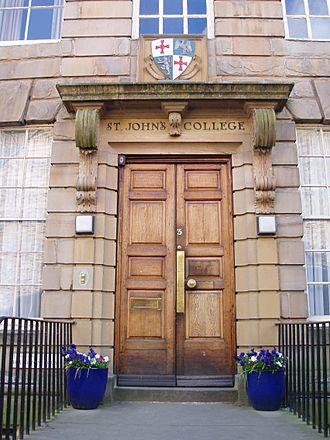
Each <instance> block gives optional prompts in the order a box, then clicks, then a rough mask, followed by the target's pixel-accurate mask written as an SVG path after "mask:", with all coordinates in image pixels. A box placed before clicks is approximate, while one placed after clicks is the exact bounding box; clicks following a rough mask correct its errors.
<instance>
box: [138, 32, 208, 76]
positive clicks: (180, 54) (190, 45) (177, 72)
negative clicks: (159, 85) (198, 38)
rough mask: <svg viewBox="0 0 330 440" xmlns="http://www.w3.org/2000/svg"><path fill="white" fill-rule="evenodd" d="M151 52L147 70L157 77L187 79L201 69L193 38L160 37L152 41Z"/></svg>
mask: <svg viewBox="0 0 330 440" xmlns="http://www.w3.org/2000/svg"><path fill="white" fill-rule="evenodd" d="M151 52H152V53H151V56H150V59H149V65H148V67H147V70H148V72H149V73H150V74H151V75H152V76H153V77H154V78H156V79H163V80H170V81H174V80H175V79H182V80H186V79H190V78H191V77H192V76H194V75H195V74H196V72H198V71H199V70H200V65H199V62H198V60H197V58H198V57H196V55H195V41H193V40H188V39H185V38H160V39H157V40H153V41H152V42H151ZM189 66H190V67H191V68H190V69H189V73H188V71H187V69H188V67H189ZM186 71H187V72H186ZM185 72H186V74H185Z"/></svg>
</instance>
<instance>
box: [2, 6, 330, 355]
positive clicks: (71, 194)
mask: <svg viewBox="0 0 330 440" xmlns="http://www.w3.org/2000/svg"><path fill="white" fill-rule="evenodd" d="M214 7H215V38H214V39H213V40H208V65H209V79H210V81H219V82H220V81H266V80H267V81H277V80H278V81H283V80H288V81H292V82H294V83H295V87H294V89H293V92H292V95H291V98H290V100H289V101H288V104H287V108H286V109H285V110H284V111H283V112H282V113H281V114H279V115H278V126H277V144H276V147H275V148H274V149H273V168H274V174H275V176H276V178H277V191H276V205H275V212H276V219H277V225H278V233H277V236H276V238H257V236H256V230H255V210H254V190H253V172H252V162H253V161H252V155H251V151H242V153H241V154H239V155H234V156H233V182H234V195H233V199H234V210H235V218H234V234H235V265H236V269H235V274H236V289H237V320H238V322H237V341H238V345H239V346H250V345H251V344H252V343H253V344H256V345H257V344H267V345H271V344H274V343H275V342H276V340H275V333H274V323H275V322H276V321H278V319H279V318H280V317H283V318H302V317H305V316H306V313H307V303H306V294H305V287H306V286H305V271H304V267H303V264H304V260H303V246H302V242H301V236H302V220H301V202H300V195H299V190H298V188H299V173H298V169H297V151H296V146H295V123H310V124H319V123H322V124H329V123H330V78H329V75H330V50H329V45H330V42H329V43H328V42H313V41H294V40H286V39H285V38H284V25H283V17H282V6H281V2H280V0H245V1H243V0H240V1H239V0H237V1H230V2H229V1H223V0H221V1H215V2H214ZM131 17H132V1H130V0H110V1H103V0H67V1H66V6H65V12H64V24H63V32H62V40H61V41H60V42H53V43H40V44H19V43H18V44H17V45H10V46H6V45H1V46H0V95H1V97H2V102H5V103H6V105H3V106H1V108H0V126H1V127H5V126H13V127H19V126H21V125H24V124H28V125H31V124H36V125H43V124H51V125H53V127H54V144H53V152H52V168H51V173H50V190H49V196H48V213H49V214H48V217H47V222H46V241H45V267H44V277H43V279H44V290H45V293H44V297H43V309H42V313H43V315H44V316H47V317H57V318H59V317H63V318H68V317H73V318H75V319H76V320H77V325H76V326H75V340H76V341H77V342H78V343H79V344H81V345H86V346H87V345H88V344H90V343H93V344H95V345H96V346H99V347H100V348H101V349H102V351H106V350H111V347H112V346H113V319H114V306H113V304H114V290H115V287H114V286H115V249H116V215H117V206H116V203H117V171H116V156H115V155H112V154H111V153H110V152H109V151H107V149H106V148H101V149H100V151H99V155H98V161H99V166H98V186H99V189H98V193H97V213H96V232H95V234H94V236H93V237H92V238H84V237H77V236H76V235H75V230H74V219H75V214H76V212H77V204H76V198H75V197H76V190H75V185H76V179H77V175H78V165H79V151H78V149H77V148H76V146H75V142H74V115H72V114H68V113H67V111H66V110H65V109H64V107H63V105H62V103H61V100H60V98H59V95H58V93H57V90H56V87H55V86H56V83H58V82H59V81H66V82H70V83H72V82H101V81H106V82H118V81H125V82H126V81H128V82H129V81H135V78H136V71H137V47H138V42H137V40H131V24H132V18H131ZM103 147H104V146H103ZM83 267H87V268H89V269H90V270H91V273H92V275H93V276H92V279H93V283H92V284H91V286H90V289H88V290H83V291H81V290H79V289H75V275H76V274H77V271H79V268H83Z"/></svg>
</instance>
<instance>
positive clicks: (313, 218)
mask: <svg viewBox="0 0 330 440" xmlns="http://www.w3.org/2000/svg"><path fill="white" fill-rule="evenodd" d="M303 130H306V131H307V130H309V131H311V130H318V131H319V135H320V143H321V148H322V154H320V153H315V154H300V151H299V143H298V142H299V135H298V132H301V131H303ZM324 132H327V133H330V127H326V126H322V125H304V126H297V154H298V169H299V176H300V186H299V190H300V195H301V199H302V203H303V193H302V191H301V188H326V190H327V194H328V195H329V194H330V180H329V176H328V171H327V160H330V154H329V155H328V154H326V147H325V141H324ZM301 158H321V159H322V161H323V166H324V175H325V181H324V183H323V184H307V183H302V168H301V165H300V163H301ZM302 219H303V223H304V236H305V222H309V221H316V222H317V221H327V222H329V225H330V202H329V205H328V215H304V213H303V212H302ZM303 242H304V260H305V271H306V285H307V301H308V316H309V318H308V319H309V321H314V320H315V321H319V320H321V321H322V320H325V319H327V320H330V314H324V315H319V314H315V315H312V314H311V305H310V297H309V294H308V287H309V286H322V285H328V286H330V280H329V281H309V279H308V272H307V256H308V255H310V254H314V253H322V252H323V253H325V254H330V247H329V248H328V247H325V248H323V247H321V248H320V249H318V248H307V246H306V242H305V239H303ZM329 300H330V298H329Z"/></svg>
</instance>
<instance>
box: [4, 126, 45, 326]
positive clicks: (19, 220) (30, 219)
mask: <svg viewBox="0 0 330 440" xmlns="http://www.w3.org/2000/svg"><path fill="white" fill-rule="evenodd" d="M3 131H4V132H8V131H10V132H24V147H25V153H24V156H21V157H19V158H18V159H17V158H15V157H13V156H10V155H1V154H0V156H1V160H3V159H5V160H10V159H13V160H23V161H24V162H23V175H24V174H25V172H26V168H27V160H35V159H37V160H40V159H47V160H48V170H47V176H45V177H46V182H45V184H43V185H41V186H40V185H34V184H32V185H31V186H27V187H25V186H24V181H23V180H22V183H21V185H1V189H4V190H6V189H21V190H24V189H25V188H28V189H42V190H44V191H45V194H46V198H45V204H44V209H43V217H42V218H41V217H40V216H24V215H23V211H22V207H23V205H24V204H23V203H21V211H20V215H19V216H15V217H13V216H8V217H6V216H0V224H6V223H13V224H17V231H18V245H17V246H18V247H17V249H16V251H3V249H2V247H1V249H0V255H1V256H2V255H6V254H10V253H12V254H16V255H15V257H14V258H15V281H14V283H12V282H5V283H4V282H2V281H1V280H0V288H3V287H11V288H13V289H14V290H13V292H14V298H13V311H15V307H16V304H17V301H18V298H19V289H20V288H22V287H23V288H24V287H31V289H32V288H38V289H40V290H42V268H43V263H42V265H41V272H40V274H39V275H40V281H39V282H32V283H30V284H27V283H24V282H21V281H22V280H20V277H19V270H20V263H21V255H24V254H35V255H40V256H41V257H42V262H43V260H44V252H45V249H44V240H45V234H44V233H43V235H42V236H40V239H41V242H42V248H41V249H38V250H33V251H22V248H21V245H22V237H23V236H22V229H23V227H24V223H33V224H35V225H37V224H39V225H41V224H43V225H44V229H45V225H46V219H47V200H48V193H49V182H50V171H51V154H52V145H53V126H52V125H50V124H45V125H36V126H26V127H19V126H15V127H2V128H1V129H0V132H3ZM31 131H32V132H33V131H48V132H49V133H50V136H51V137H50V143H49V145H48V147H49V152H48V154H42V155H35V156H28V155H27V154H26V146H27V144H28V139H29V132H31ZM22 195H23V193H22ZM21 202H22V199H21ZM23 209H24V208H23ZM39 306H40V301H39ZM14 315H15V316H17V314H15V313H14ZM21 317H27V318H39V317H40V308H39V316H33V315H31V316H24V315H21Z"/></svg>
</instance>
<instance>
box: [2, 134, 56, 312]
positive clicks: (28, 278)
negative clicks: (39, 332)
mask: <svg viewBox="0 0 330 440" xmlns="http://www.w3.org/2000/svg"><path fill="white" fill-rule="evenodd" d="M51 143H52V137H51V131H50V129H27V130H0V315H14V316H25V317H27V316H30V317H31V316H34V317H36V316H39V308H40V296H41V270H42V260H43V239H44V229H45V212H46V198H47V189H48V176H49V164H50V151H51Z"/></svg>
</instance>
